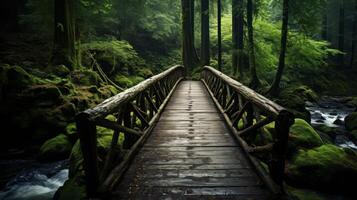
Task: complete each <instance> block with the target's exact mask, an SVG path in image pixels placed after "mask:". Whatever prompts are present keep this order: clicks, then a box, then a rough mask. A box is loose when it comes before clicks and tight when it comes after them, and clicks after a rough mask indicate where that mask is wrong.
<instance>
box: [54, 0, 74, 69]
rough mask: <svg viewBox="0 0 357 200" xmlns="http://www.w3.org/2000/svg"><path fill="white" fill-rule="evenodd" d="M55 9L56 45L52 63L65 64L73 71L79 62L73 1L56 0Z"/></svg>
mask: <svg viewBox="0 0 357 200" xmlns="http://www.w3.org/2000/svg"><path fill="white" fill-rule="evenodd" d="M54 9H55V12H54V44H53V53H52V59H51V61H52V62H51V63H52V64H53V65H59V64H64V65H66V66H67V67H69V68H71V69H73V68H74V65H75V64H76V62H77V60H76V59H77V58H76V52H75V38H76V37H75V35H76V31H75V17H74V12H73V1H71V0H55V1H54Z"/></svg>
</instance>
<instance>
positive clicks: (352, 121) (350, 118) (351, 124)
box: [345, 112, 357, 130]
mask: <svg viewBox="0 0 357 200" xmlns="http://www.w3.org/2000/svg"><path fill="white" fill-rule="evenodd" d="M345 126H346V129H347V130H355V129H357V112H353V113H351V114H349V115H347V116H346V117H345Z"/></svg>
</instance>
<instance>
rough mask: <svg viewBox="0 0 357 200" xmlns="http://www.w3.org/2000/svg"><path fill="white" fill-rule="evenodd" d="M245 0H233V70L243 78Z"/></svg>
mask: <svg viewBox="0 0 357 200" xmlns="http://www.w3.org/2000/svg"><path fill="white" fill-rule="evenodd" d="M243 12H244V11H243V0H232V40H233V41H232V43H233V51H232V68H233V73H234V75H235V76H236V75H237V71H239V76H240V77H242V76H243V59H242V58H243V56H242V54H243V48H244V16H243Z"/></svg>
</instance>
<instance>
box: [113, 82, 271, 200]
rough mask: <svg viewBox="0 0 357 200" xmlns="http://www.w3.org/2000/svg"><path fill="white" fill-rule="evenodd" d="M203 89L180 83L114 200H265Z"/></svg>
mask: <svg viewBox="0 0 357 200" xmlns="http://www.w3.org/2000/svg"><path fill="white" fill-rule="evenodd" d="M268 195H269V193H268V191H267V189H266V188H265V187H264V185H263V183H262V181H261V180H260V179H259V178H258V176H257V175H256V174H255V173H254V171H253V169H252V168H251V166H250V165H249V164H248V161H247V160H246V158H245V156H244V154H243V152H242V150H241V148H240V147H239V146H238V145H237V143H236V142H235V140H234V139H233V137H232V136H231V135H230V134H229V130H228V128H227V127H226V125H225V123H224V121H223V118H222V116H221V115H220V113H219V112H218V110H217V109H216V107H215V105H214V103H213V101H212V100H211V98H210V96H209V94H208V93H207V91H206V89H205V87H204V86H203V85H202V83H201V82H198V81H183V82H182V83H180V85H179V87H178V88H177V90H176V91H175V93H174V95H173V96H172V98H171V100H170V102H169V103H168V105H167V107H166V109H165V111H164V112H163V114H162V115H161V118H160V120H159V122H158V123H157V126H156V127H155V128H154V130H153V132H152V134H151V136H150V137H149V139H148V140H147V142H146V144H145V145H144V147H143V148H142V149H141V150H140V152H139V154H138V155H137V156H136V158H135V159H134V161H133V162H132V164H131V166H130V168H129V169H128V171H127V172H126V173H125V175H124V177H123V179H122V181H121V183H120V184H119V185H118V187H117V189H116V192H115V199H267V197H268Z"/></svg>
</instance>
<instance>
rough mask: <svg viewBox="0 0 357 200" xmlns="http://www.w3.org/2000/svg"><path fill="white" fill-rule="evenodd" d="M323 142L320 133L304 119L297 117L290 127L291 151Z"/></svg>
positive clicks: (319, 144)
mask: <svg viewBox="0 0 357 200" xmlns="http://www.w3.org/2000/svg"><path fill="white" fill-rule="evenodd" d="M322 144H323V141H322V139H321V137H320V136H319V134H318V133H317V132H316V131H315V130H314V128H312V127H311V126H310V124H308V123H307V122H306V121H305V120H303V119H295V123H294V124H293V125H292V126H291V127H290V134H289V144H288V149H289V152H290V153H292V152H295V151H297V150H298V149H300V148H313V147H318V146H321V145H322Z"/></svg>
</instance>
